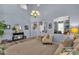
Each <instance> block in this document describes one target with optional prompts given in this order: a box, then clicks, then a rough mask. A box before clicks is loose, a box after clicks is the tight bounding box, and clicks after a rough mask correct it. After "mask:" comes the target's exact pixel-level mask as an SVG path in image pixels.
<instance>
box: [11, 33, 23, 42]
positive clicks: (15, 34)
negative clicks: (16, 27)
mask: <svg viewBox="0 0 79 59" xmlns="http://www.w3.org/2000/svg"><path fill="white" fill-rule="evenodd" d="M20 39H24V32H19V33H13V36H12V40H13V41H15V40H20Z"/></svg>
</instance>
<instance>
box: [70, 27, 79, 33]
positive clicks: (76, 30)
mask: <svg viewBox="0 0 79 59" xmlns="http://www.w3.org/2000/svg"><path fill="white" fill-rule="evenodd" d="M70 31H71V32H72V33H74V34H75V33H78V28H77V27H72V28H71V29H70Z"/></svg>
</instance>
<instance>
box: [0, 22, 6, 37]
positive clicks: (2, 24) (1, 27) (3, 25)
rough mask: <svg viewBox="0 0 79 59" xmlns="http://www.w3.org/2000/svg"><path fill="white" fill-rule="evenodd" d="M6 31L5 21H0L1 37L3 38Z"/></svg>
mask: <svg viewBox="0 0 79 59" xmlns="http://www.w3.org/2000/svg"><path fill="white" fill-rule="evenodd" d="M5 29H6V24H5V22H4V21H0V36H3V34H4V30H5Z"/></svg>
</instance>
